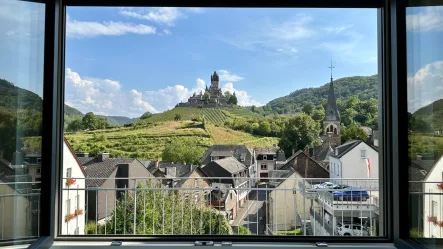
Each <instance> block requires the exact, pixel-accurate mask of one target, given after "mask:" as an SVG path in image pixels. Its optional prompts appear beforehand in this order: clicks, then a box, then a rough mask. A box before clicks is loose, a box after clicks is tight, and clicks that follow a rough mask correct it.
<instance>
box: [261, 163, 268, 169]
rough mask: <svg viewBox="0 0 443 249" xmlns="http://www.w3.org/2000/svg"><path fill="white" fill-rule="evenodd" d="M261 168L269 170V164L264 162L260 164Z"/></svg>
mask: <svg viewBox="0 0 443 249" xmlns="http://www.w3.org/2000/svg"><path fill="white" fill-rule="evenodd" d="M260 169H261V170H268V165H267V164H262V165H260Z"/></svg>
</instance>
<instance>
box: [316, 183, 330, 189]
mask: <svg viewBox="0 0 443 249" xmlns="http://www.w3.org/2000/svg"><path fill="white" fill-rule="evenodd" d="M335 185H336V184H334V183H332V182H324V183H320V184H315V185H312V188H313V189H330V188H333V187H334V186H335Z"/></svg>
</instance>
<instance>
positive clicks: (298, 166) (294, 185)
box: [267, 150, 329, 233]
mask: <svg viewBox="0 0 443 249" xmlns="http://www.w3.org/2000/svg"><path fill="white" fill-rule="evenodd" d="M270 174H271V176H272V178H274V179H273V180H272V181H271V182H270V183H271V184H272V185H271V186H272V187H273V188H275V189H273V190H272V191H271V192H270V193H269V208H268V210H269V211H268V212H269V214H268V216H269V219H268V220H267V224H268V227H267V228H268V232H270V233H275V232H277V231H285V230H286V231H287V230H293V229H295V228H298V227H300V226H301V224H302V220H306V219H308V217H309V215H308V213H309V208H310V207H311V205H312V204H311V200H310V199H306V198H305V196H304V195H303V194H302V193H301V192H300V191H296V189H299V185H300V183H305V181H307V183H308V184H313V183H320V182H323V181H325V180H326V179H327V178H328V177H329V172H328V171H327V170H326V169H325V168H324V167H322V166H321V165H320V164H319V163H317V162H316V161H315V160H314V159H312V158H311V157H309V156H308V154H307V153H306V152H303V151H301V150H300V151H297V152H296V153H295V154H294V155H292V156H291V157H290V158H288V160H287V162H286V164H285V165H284V166H283V167H281V168H280V169H278V170H274V171H272V172H271V173H270ZM306 178H308V179H309V180H307V179H306ZM313 179H318V180H317V181H315V180H313Z"/></svg>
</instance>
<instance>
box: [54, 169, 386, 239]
mask: <svg viewBox="0 0 443 249" xmlns="http://www.w3.org/2000/svg"><path fill="white" fill-rule="evenodd" d="M243 178H247V177H243ZM71 179H72V178H71ZM75 179H77V180H78V181H77V182H81V181H82V180H84V178H75ZM87 179H88V180H92V179H94V180H98V179H101V180H104V181H102V182H103V184H102V185H101V186H80V185H81V184H80V185H75V187H74V186H70V187H67V186H64V187H63V189H62V191H63V193H66V195H64V196H71V197H72V196H75V197H76V198H74V200H73V199H72V198H71V201H69V202H67V201H66V200H62V201H61V202H60V203H61V205H62V206H61V210H63V212H65V213H62V215H64V216H66V217H67V218H69V219H63V217H62V220H64V223H63V224H61V226H62V227H64V228H65V229H64V230H63V231H64V232H62V235H74V231H80V232H78V234H80V235H83V234H85V235H89V234H101V235H134V234H137V235H191V234H201V235H237V234H245V235H247V234H259V235H266V234H268V235H269V234H272V235H287V236H297V235H304V236H307V235H310V234H309V229H308V228H307V226H306V225H303V224H308V220H309V217H310V211H309V210H310V208H314V209H316V210H317V209H319V208H320V209H321V210H323V212H328V210H327V208H326V207H325V206H324V204H323V203H321V202H319V201H318V200H319V199H321V198H322V196H323V195H326V194H331V193H330V192H328V191H327V190H325V189H313V188H310V189H309V191H310V192H312V193H314V194H315V195H316V197H315V201H314V202H311V200H310V199H307V198H306V196H304V195H303V194H302V193H303V192H305V191H306V189H305V188H303V189H301V188H299V186H300V182H302V183H303V184H304V186H306V185H307V183H321V182H324V181H328V182H329V181H330V180H329V179H302V178H272V179H271V178H269V179H268V180H271V182H276V183H278V184H275V185H273V186H271V185H269V184H265V185H257V186H250V182H251V181H245V184H243V185H242V186H238V187H234V186H232V185H229V184H226V183H223V182H226V179H232V178H224V177H217V178H211V177H205V178H203V177H199V178H182V179H181V178H177V180H183V181H182V183H181V184H180V185H179V187H178V185H177V186H174V187H171V186H167V185H163V184H162V180H163V179H162V178H155V177H153V178H106V179H105V178H87ZM195 179H199V181H194V180H195ZM224 180H225V181H224ZM352 180H353V181H354V182H362V183H364V181H365V179H360V180H358V181H356V180H355V179H352ZM343 181H344V180H343ZM371 181H374V180H373V179H371ZM83 182H85V181H83ZM86 182H95V181H86ZM352 187H361V185H359V186H352ZM245 191H246V192H247V195H244V194H243V193H244V192H245ZM77 196H80V197H78V198H77ZM366 202H367V203H366V204H365V205H366V206H368V205H372V203H370V202H369V201H366ZM67 203H68V204H70V205H71V206H70V207H69V208H68V207H65V206H63V205H67ZM333 204H334V206H345V205H347V203H346V201H341V203H340V201H334V203H333ZM365 205H363V206H365ZM359 207H360V208H361V207H362V205H360V206H359ZM359 207H355V208H359ZM66 210H70V212H71V213H72V216H69V215H70V213H66V212H67V211H66ZM354 211H358V209H355V210H354ZM331 215H332V216H334V215H335V217H336V219H335V220H341V219H342V216H343V215H345V216H346V215H348V214H346V213H342V214H340V217H338V214H334V213H332V214H331ZM317 217H322V216H316V219H319V218H317ZM356 217H361V215H360V213H358V212H352V213H350V214H349V215H348V216H346V217H345V218H346V219H352V218H356ZM372 218H374V219H378V216H377V215H375V214H374V215H373V217H372ZM335 220H332V219H331V221H335ZM321 224H323V222H322V223H321ZM82 226H83V227H82ZM325 226H326V228H325V229H327V230H328V231H330V230H332V227H334V226H335V224H327V225H325ZM311 227H312V225H311ZM300 229H301V230H300ZM331 234H332V233H331Z"/></svg>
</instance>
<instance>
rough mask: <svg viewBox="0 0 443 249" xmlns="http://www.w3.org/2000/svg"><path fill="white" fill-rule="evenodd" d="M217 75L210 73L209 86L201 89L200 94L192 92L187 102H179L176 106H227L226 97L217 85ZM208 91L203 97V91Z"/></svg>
mask: <svg viewBox="0 0 443 249" xmlns="http://www.w3.org/2000/svg"><path fill="white" fill-rule="evenodd" d="M219 82H220V81H219V77H218V74H217V72H215V71H214V73H213V74H212V75H211V86H210V87H209V88H208V87H207V86H206V89H205V91H204V92H203V91H201V92H200V94H196V93H194V94H193V95H192V96H191V97H189V99H188V102H186V103H179V104H178V106H192V107H216V106H228V105H229V103H228V99H226V97H225V96H224V95H223V92H222V90H221V88H220V87H219ZM206 92H207V93H209V94H207V95H206V96H208V97H205V93H206ZM234 95H235V93H234Z"/></svg>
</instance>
